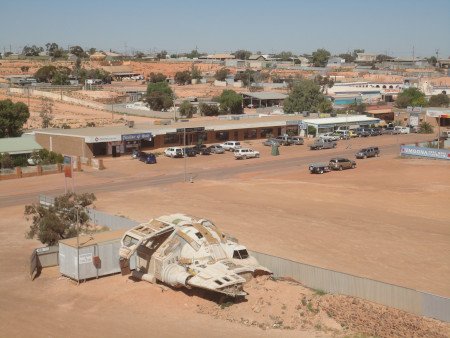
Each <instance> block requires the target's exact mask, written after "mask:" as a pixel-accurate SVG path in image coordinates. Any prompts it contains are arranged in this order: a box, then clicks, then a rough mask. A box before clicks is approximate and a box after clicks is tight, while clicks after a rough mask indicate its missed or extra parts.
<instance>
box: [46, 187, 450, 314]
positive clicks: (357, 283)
mask: <svg viewBox="0 0 450 338" xmlns="http://www.w3.org/2000/svg"><path fill="white" fill-rule="evenodd" d="M39 201H40V203H42V204H46V205H49V204H53V202H54V198H52V197H48V196H44V195H41V196H40V197H39ZM88 213H89V217H90V218H91V220H92V221H93V222H94V223H96V224H98V225H104V226H107V227H108V228H110V229H111V230H119V229H129V228H131V227H133V226H136V225H138V224H139V222H137V221H133V220H130V219H128V218H125V217H121V216H115V215H109V214H107V213H104V212H101V211H98V210H94V209H89V208H88ZM49 254H50V253H49ZM250 254H251V255H253V256H254V257H255V258H256V259H258V261H259V263H260V264H261V265H263V266H266V267H267V268H269V269H270V270H271V271H272V272H273V274H274V276H278V277H291V278H293V279H295V280H297V281H299V282H300V283H302V284H303V285H305V286H307V287H309V288H313V289H319V290H323V291H326V292H329V293H335V294H342V295H348V296H354V297H358V298H362V299H366V300H369V301H372V302H375V303H379V304H383V305H386V306H391V307H395V308H397V309H401V310H404V311H407V312H411V313H414V314H417V315H420V316H425V317H431V318H435V319H439V320H442V321H446V322H450V298H447V297H442V296H437V295H433V294H430V293H427V292H422V291H418V290H414V289H410V288H405V287H402V286H398V285H394V284H389V283H384V282H380V281H376V280H373V279H369V278H364V277H358V276H353V275H350V274H347V273H343V272H338V271H334V270H329V269H324V268H321V267H318V266H313V265H308V264H304V263H300V262H295V261H292V260H289V259H285V258H281V257H276V256H272V255H268V254H265V253H261V252H257V251H250ZM40 257H41V256H39V259H40ZM43 266H44V265H43Z"/></svg>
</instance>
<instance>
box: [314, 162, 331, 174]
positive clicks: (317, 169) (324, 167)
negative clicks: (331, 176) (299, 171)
mask: <svg viewBox="0 0 450 338" xmlns="http://www.w3.org/2000/svg"><path fill="white" fill-rule="evenodd" d="M329 171H331V169H330V167H329V165H328V164H326V163H312V164H310V165H309V172H310V173H311V174H323V173H327V172H329Z"/></svg>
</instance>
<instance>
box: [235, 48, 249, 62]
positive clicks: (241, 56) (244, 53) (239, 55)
mask: <svg viewBox="0 0 450 338" xmlns="http://www.w3.org/2000/svg"><path fill="white" fill-rule="evenodd" d="M250 55H252V52H249V51H248V50H244V49H239V50H237V51H235V52H234V57H235V58H236V59H238V60H248V59H249V58H250Z"/></svg>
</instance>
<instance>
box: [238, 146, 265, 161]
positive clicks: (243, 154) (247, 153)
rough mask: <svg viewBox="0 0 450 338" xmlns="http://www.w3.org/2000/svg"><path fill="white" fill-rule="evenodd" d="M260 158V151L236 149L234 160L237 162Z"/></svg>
mask: <svg viewBox="0 0 450 338" xmlns="http://www.w3.org/2000/svg"><path fill="white" fill-rule="evenodd" d="M252 157H253V158H258V157H259V151H256V150H253V149H250V148H241V149H236V150H235V152H234V158H235V159H236V160H245V159H247V158H252Z"/></svg>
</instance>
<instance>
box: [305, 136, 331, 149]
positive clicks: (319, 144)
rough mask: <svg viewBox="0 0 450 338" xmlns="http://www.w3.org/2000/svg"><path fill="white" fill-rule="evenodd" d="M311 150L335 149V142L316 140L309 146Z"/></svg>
mask: <svg viewBox="0 0 450 338" xmlns="http://www.w3.org/2000/svg"><path fill="white" fill-rule="evenodd" d="M309 147H310V148H311V150H316V149H331V148H336V142H335V141H326V140H324V139H321V138H319V139H316V140H315V141H314V143H313V144H311V145H310V146H309Z"/></svg>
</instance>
